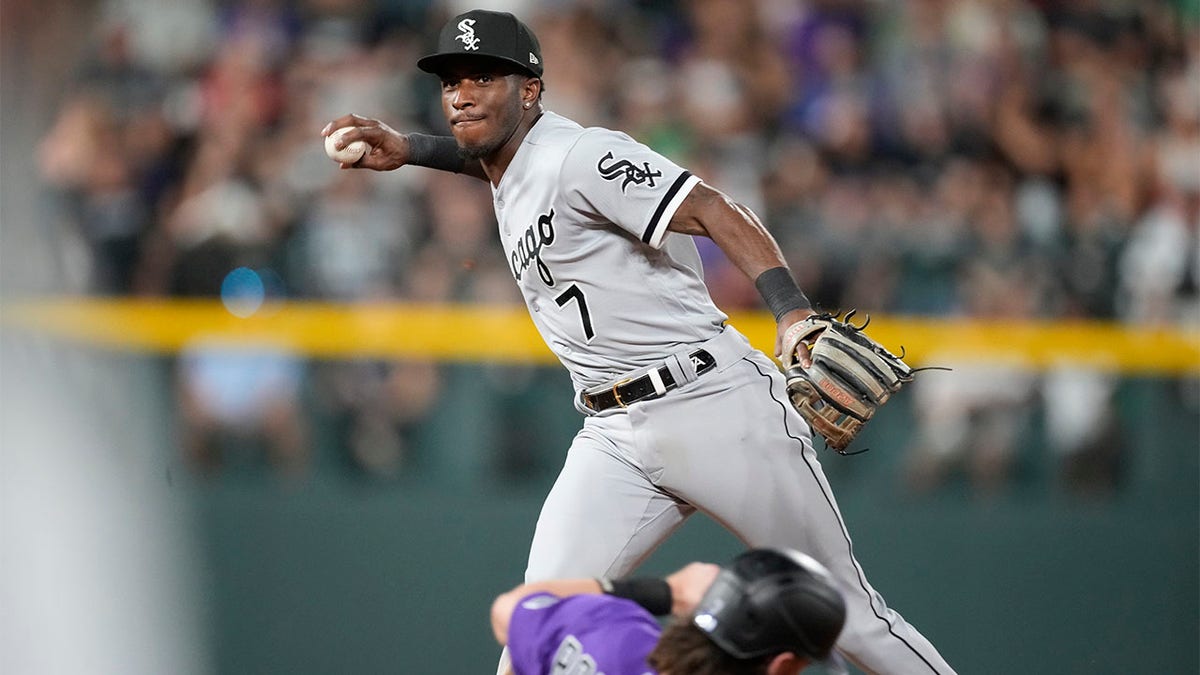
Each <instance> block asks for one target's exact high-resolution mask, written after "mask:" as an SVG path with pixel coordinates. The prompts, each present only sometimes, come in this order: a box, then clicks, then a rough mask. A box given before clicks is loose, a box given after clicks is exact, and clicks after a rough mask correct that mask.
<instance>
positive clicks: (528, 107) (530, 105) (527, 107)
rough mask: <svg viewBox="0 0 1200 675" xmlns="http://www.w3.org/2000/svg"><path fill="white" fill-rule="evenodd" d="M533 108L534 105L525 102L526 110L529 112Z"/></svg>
mask: <svg viewBox="0 0 1200 675" xmlns="http://www.w3.org/2000/svg"><path fill="white" fill-rule="evenodd" d="M532 106H533V104H532V103H530V102H529V101H526V102H525V109H526V110H529V109H530V108H531V107H532Z"/></svg>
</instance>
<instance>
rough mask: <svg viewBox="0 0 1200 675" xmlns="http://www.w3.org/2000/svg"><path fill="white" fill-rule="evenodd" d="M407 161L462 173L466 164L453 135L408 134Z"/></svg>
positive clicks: (416, 164)
mask: <svg viewBox="0 0 1200 675" xmlns="http://www.w3.org/2000/svg"><path fill="white" fill-rule="evenodd" d="M408 163H409V164H412V165H413V166H426V167H429V168H430V169H438V170H439V171H450V172H452V173H462V170H463V166H464V165H465V164H466V162H465V160H464V159H463V158H462V155H459V154H458V143H457V142H456V141H455V140H454V137H453V136H430V135H428V134H409V135H408Z"/></svg>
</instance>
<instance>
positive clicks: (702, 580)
mask: <svg viewBox="0 0 1200 675" xmlns="http://www.w3.org/2000/svg"><path fill="white" fill-rule="evenodd" d="M720 571H721V568H720V566H718V565H714V564H712V563H701V562H693V563H688V564H687V565H686V566H684V567H683V568H681V569H679V570H677V571H676V572H674V573H672V574H671V575H669V576H667V577H666V578H665V579H662V580H655V581H657V583H658V584H660V585H661V584H662V583H664V582H665V583H666V587H667V588H669V589H670V596H671V608H670V611H671V614H672V615H674V616H686V615H687V614H690V613H691V612H692V610H694V609H695V608H696V604H697V603H698V602H700V598H702V597H704V593H705V591H707V590H708V588H709V586H712V583H713V580H714V579H716V578H717V574H718V573H719V572H720ZM648 581H649V580H647V579H637V580H633V581H632V582H631V583H630V584H628V585H626V586H625V587H621V586H618V587H617V588H616V589H615V590H614V588H613V587H612V584H611V583H608V582H605V581H602V580H597V579H551V580H547V581H537V582H533V583H527V584H521V585H520V586H517V587H516V588H514V589H512V590H510V591H508V592H506V593H503V594H501V595H500V596H498V597H497V598H496V600H495V601H494V602H493V603H492V632H493V633H494V634H495V635H496V640H497V641H498V642H499V643H500V644H502V645H503V644H507V643H508V624H509V621H511V620H512V615H513V610H515V609H516V607H517V603H519V602H520V601H521V600H522V599H524V598H526V597H528V596H530V595H532V594H534V593H550V594H553V595H557V596H558V597H560V598H565V597H568V596H572V595H585V594H591V595H595V594H599V593H609V594H613V595H617V596H619V597H625V598H629V599H631V600H634V601H639V597H638V596H639V594H641V593H644V592H645V591H644V590H640V589H642V588H643V587H644V584H645V583H647V582H648ZM606 583H608V587H607V588H606V587H605V584H606ZM639 604H642V602H639Z"/></svg>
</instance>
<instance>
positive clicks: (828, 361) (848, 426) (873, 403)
mask: <svg viewBox="0 0 1200 675" xmlns="http://www.w3.org/2000/svg"><path fill="white" fill-rule="evenodd" d="M852 316H854V311H853V310H851V311H850V312H847V313H846V316H845V320H842V321H839V320H838V315H837V314H816V315H813V316H810V317H808V318H807V319H805V320H803V321H801V322H799V323H797V324H796V325H795V326H792V328H791V329H789V330H788V332H787V334H788V338H789V339H788V340H787V343H788V344H789V345H790V346H791V347H792V349H793V350H794V347H795V345H796V344H797V343H799V342H800V341H803V342H804V343H805V344H807V345H808V346H809V351H810V353H811V354H812V366H811V367H809V368H804V367H802V366H801V365H800V364H799V363H795V362H794V359H789V360H790V361H793V363H791V364H787V362H786V361H785V365H786V369H785V371H784V373H785V375H786V376H787V389H788V395H789V396H790V397H791V399H792V405H794V406H796V410H798V411H800V415H801V416H802V417H803V418H804V419H805V420H806V421H807V422H808V424H809V426H811V427H812V428H813V430H814V431H816V432H817V433H819V434H821V435H822V436H824V437H825V442H826V444H827V445H828V446H829V447H831V448H833V449H834V450H836V451H837V452H839V453H840V454H843V455H844V454H853V453H846V452H845V449H846V446H848V445H850V442H851V441H853V440H854V437H855V436H857V435H858V432H859V431H860V430H861V429H862V427H863V425H864V424H866V423H867V421H868V420H870V419H871V417H872V416H873V415H874V414H875V411H876V410H877V409H878V408H879V406H881V405H883V404H884V403H886V402H887V400H888V398H890V397H891V395H892V394H894V393H896V392H897V391H900V388H901V387H903V386H904V385H905V384H907V383H909V382H912V379H913V369H912V368H910V367H909V366H908V364H906V363H904V361H903V360H901V357H902V356H903V351H902V352H901V356H896V355H895V354H892V353H891V352H889V351H888V350H886V349H884V348H883V346H882V345H880V344H879V343H878V342H875V341H874V340H872V339H871V338H869V337H867V335H866V334H865V333H863V332H862V331H863V329H864V328H866V327H867V324H868V323H870V322H871V318H870V317H867V320H866V321H865V322H863V324H862V325H861V326H855V325H854V324H852V323H850V317H852Z"/></svg>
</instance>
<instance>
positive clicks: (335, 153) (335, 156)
mask: <svg viewBox="0 0 1200 675" xmlns="http://www.w3.org/2000/svg"><path fill="white" fill-rule="evenodd" d="M353 128H354V127H342V128H341V129H338V130H337V131H335V132H333V133H332V134H329V135H328V136H326V137H325V154H327V155H329V159H332V160H333V161H335V162H341V163H342V164H353V163H355V162H357V161H358V160H359V159H360V158H362V156H363V155H365V154H367V152H368V151H369V150H370V149H371V146H369V145H367V144H366V143H365V142H363V141H354V142H353V143H350V144H349V145H347V146H346V147H344V148H342V149H341V150H338V149H337V147H336V146H334V143H336V142H337V140H338V139H339V138H341V137H342V136H345V135H346V133H347V132H349V131H350V130H351V129H353Z"/></svg>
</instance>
